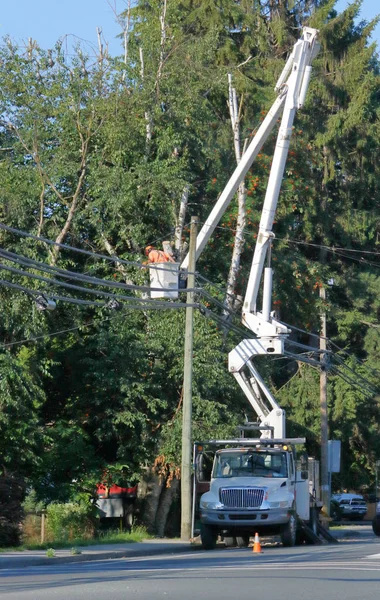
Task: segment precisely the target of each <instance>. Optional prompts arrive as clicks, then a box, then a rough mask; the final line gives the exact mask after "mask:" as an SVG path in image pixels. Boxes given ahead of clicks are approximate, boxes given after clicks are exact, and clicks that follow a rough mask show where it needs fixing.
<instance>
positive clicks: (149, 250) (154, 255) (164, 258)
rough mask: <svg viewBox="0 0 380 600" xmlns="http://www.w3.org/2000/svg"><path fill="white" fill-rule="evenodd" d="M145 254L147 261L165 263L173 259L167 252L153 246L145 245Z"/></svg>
mask: <svg viewBox="0 0 380 600" xmlns="http://www.w3.org/2000/svg"><path fill="white" fill-rule="evenodd" d="M145 256H147V257H148V261H147V262H148V263H166V262H172V263H174V262H175V260H174V258H173V257H172V256H170V254H168V252H164V251H163V250H157V248H155V247H154V246H147V247H146V248H145Z"/></svg>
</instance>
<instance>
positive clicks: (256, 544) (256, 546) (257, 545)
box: [252, 533, 262, 552]
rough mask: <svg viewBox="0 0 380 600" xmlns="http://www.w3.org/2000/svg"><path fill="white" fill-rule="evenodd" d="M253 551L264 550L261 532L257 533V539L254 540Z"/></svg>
mask: <svg viewBox="0 0 380 600" xmlns="http://www.w3.org/2000/svg"><path fill="white" fill-rule="evenodd" d="M252 552H262V550H261V544H260V538H259V534H258V533H255V540H254V542H253V546H252Z"/></svg>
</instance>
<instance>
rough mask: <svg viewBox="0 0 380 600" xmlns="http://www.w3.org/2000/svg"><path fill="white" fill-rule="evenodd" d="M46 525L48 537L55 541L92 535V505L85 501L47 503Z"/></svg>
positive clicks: (93, 522)
mask: <svg viewBox="0 0 380 600" xmlns="http://www.w3.org/2000/svg"><path fill="white" fill-rule="evenodd" d="M46 525H47V531H48V533H49V538H52V539H54V541H57V542H63V541H69V540H73V539H78V538H90V537H93V535H94V530H95V517H94V507H93V506H92V505H91V504H89V503H86V502H79V503H76V502H68V503H66V504H58V503H53V504H49V506H48V507H47V524H46Z"/></svg>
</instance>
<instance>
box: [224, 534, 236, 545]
mask: <svg viewBox="0 0 380 600" xmlns="http://www.w3.org/2000/svg"><path fill="white" fill-rule="evenodd" d="M224 543H225V545H226V548H234V547H235V546H236V538H235V537H230V536H227V537H224Z"/></svg>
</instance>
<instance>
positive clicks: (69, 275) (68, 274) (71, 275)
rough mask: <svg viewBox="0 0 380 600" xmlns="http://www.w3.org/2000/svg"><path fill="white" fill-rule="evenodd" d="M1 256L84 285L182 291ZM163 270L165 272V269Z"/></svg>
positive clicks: (9, 254) (8, 254)
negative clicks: (112, 279)
mask: <svg viewBox="0 0 380 600" xmlns="http://www.w3.org/2000/svg"><path fill="white" fill-rule="evenodd" d="M0 256H1V257H3V258H5V259H6V260H9V261H10V262H14V263H16V264H20V265H23V266H27V267H30V268H34V269H37V270H39V271H44V272H46V273H51V274H54V275H56V276H57V277H64V278H65V279H73V280H79V281H81V282H83V283H90V284H97V285H102V286H105V287H111V288H118V289H124V290H133V291H140V292H151V291H153V292H158V291H167V292H169V291H171V292H173V291H180V290H179V288H178V289H175V288H164V287H160V288H155V287H152V286H146V285H135V284H128V283H120V282H117V281H110V280H108V279H101V278H99V277H92V276H91V277H90V276H88V275H84V274H82V273H75V272H73V271H68V270H67V269H60V268H58V267H53V266H51V265H48V264H46V263H44V262H39V261H36V260H34V259H31V258H28V257H26V256H23V255H19V254H16V253H14V252H10V251H8V250H1V249H0ZM163 270H165V269H164V268H163ZM20 272H22V271H20ZM23 273H24V272H23ZM51 281H53V280H51ZM86 289H87V288H86ZM187 291H190V289H188V290H187ZM192 291H196V290H195V289H194V290H192Z"/></svg>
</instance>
